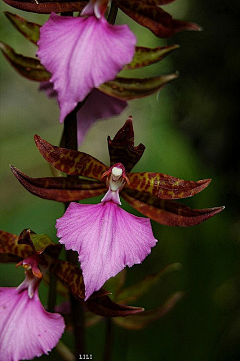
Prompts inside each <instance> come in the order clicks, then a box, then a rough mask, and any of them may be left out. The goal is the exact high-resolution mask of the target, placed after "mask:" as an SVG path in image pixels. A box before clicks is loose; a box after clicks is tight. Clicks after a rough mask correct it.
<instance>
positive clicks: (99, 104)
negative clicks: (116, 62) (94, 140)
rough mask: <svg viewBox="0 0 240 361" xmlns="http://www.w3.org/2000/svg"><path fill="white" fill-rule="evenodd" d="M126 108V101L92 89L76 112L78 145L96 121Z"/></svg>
mask: <svg viewBox="0 0 240 361" xmlns="http://www.w3.org/2000/svg"><path fill="white" fill-rule="evenodd" d="M126 107H127V102H126V101H124V100H120V99H116V98H113V97H111V96H109V95H106V94H104V93H102V92H100V91H99V90H97V89H94V90H93V91H92V92H91V93H90V94H89V97H88V98H87V100H86V102H85V103H84V105H83V106H82V108H81V109H80V110H79V111H78V112H77V130H78V144H79V145H80V144H81V143H82V142H83V140H84V137H85V135H86V133H87V131H88V130H89V128H90V127H91V126H92V125H93V124H94V123H95V122H96V121H97V120H100V119H108V118H110V117H113V116H115V115H118V114H120V113H121V112H122V111H123V110H124V109H125V108H126Z"/></svg>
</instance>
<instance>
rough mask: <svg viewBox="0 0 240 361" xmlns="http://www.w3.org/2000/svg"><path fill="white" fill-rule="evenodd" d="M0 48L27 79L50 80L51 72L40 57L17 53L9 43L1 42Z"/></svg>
mask: <svg viewBox="0 0 240 361" xmlns="http://www.w3.org/2000/svg"><path fill="white" fill-rule="evenodd" d="M0 49H1V51H2V53H3V55H4V56H5V58H6V59H7V60H8V61H9V63H10V64H11V65H12V67H13V68H14V69H15V70H16V71H17V72H19V73H20V74H21V75H22V76H24V77H25V78H27V79H30V80H34V81H46V80H49V79H50V77H51V74H50V73H48V72H47V71H46V69H45V68H44V66H43V65H42V64H41V63H40V61H39V60H38V59H34V58H30V57H27V56H23V55H21V54H17V53H15V51H14V50H13V48H11V47H10V46H9V45H7V44H5V43H3V42H0Z"/></svg>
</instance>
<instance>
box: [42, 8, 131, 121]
mask: <svg viewBox="0 0 240 361" xmlns="http://www.w3.org/2000/svg"><path fill="white" fill-rule="evenodd" d="M135 44H136V38H135V35H134V34H133V33H132V32H131V31H130V30H129V28H128V27H127V25H121V26H113V25H110V24H109V23H108V22H107V21H106V20H105V18H104V17H102V18H101V19H97V18H96V17H95V16H94V15H92V16H89V17H86V18H85V17H75V18H73V17H68V16H58V15H56V14H51V16H50V18H49V20H48V21H47V22H46V23H45V24H44V25H43V26H42V28H41V30H40V40H39V42H38V45H39V50H38V53H37V55H38V57H39V58H40V60H41V63H42V64H43V65H44V66H45V67H46V69H47V70H48V71H49V72H50V73H51V74H52V77H51V79H50V81H51V82H53V83H54V89H55V90H56V91H57V93H58V101H59V104H60V110H61V112H60V121H61V122H62V121H63V120H64V119H65V117H66V115H67V114H69V113H70V112H71V111H72V110H73V109H74V108H75V107H76V105H77V104H78V102H81V101H83V100H84V99H85V97H86V96H87V95H88V94H89V92H90V91H91V90H92V89H93V88H96V87H98V86H100V85H101V84H102V83H104V82H106V81H109V80H112V79H114V78H115V76H116V75H117V73H118V72H119V71H120V70H121V69H122V68H123V67H124V66H125V65H126V64H128V63H130V62H131V60H132V58H133V55H134V51H135Z"/></svg>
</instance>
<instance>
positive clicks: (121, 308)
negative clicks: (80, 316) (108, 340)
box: [84, 296, 144, 317]
mask: <svg viewBox="0 0 240 361" xmlns="http://www.w3.org/2000/svg"><path fill="white" fill-rule="evenodd" d="M84 304H85V305H86V306H87V308H88V309H89V310H90V311H92V312H93V313H95V314H96V315H100V316H105V317H119V316H128V315H135V314H137V313H140V312H143V311H144V308H141V307H132V306H125V305H122V304H118V303H115V302H113V301H112V300H111V299H110V298H109V297H108V296H104V297H100V298H96V299H90V298H89V299H88V300H87V301H86V302H85V303H84Z"/></svg>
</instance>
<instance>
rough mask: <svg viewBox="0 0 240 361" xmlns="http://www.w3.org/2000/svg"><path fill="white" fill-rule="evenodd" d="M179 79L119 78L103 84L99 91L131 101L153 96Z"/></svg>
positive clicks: (163, 77) (160, 77)
mask: <svg viewBox="0 0 240 361" xmlns="http://www.w3.org/2000/svg"><path fill="white" fill-rule="evenodd" d="M177 77H178V76H177V74H169V75H162V76H158V77H153V78H144V79H140V78H120V77H117V78H115V79H114V80H112V81H109V82H106V83H104V84H102V85H101V86H100V87H99V88H98V89H99V90H100V91H102V92H103V93H105V94H108V95H110V96H112V97H115V98H118V99H122V100H131V99H137V98H142V97H145V96H147V95H151V94H153V93H155V92H156V91H158V90H160V89H161V88H162V87H163V86H164V85H166V84H167V83H169V82H170V81H172V80H175V79H176V78H177Z"/></svg>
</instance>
